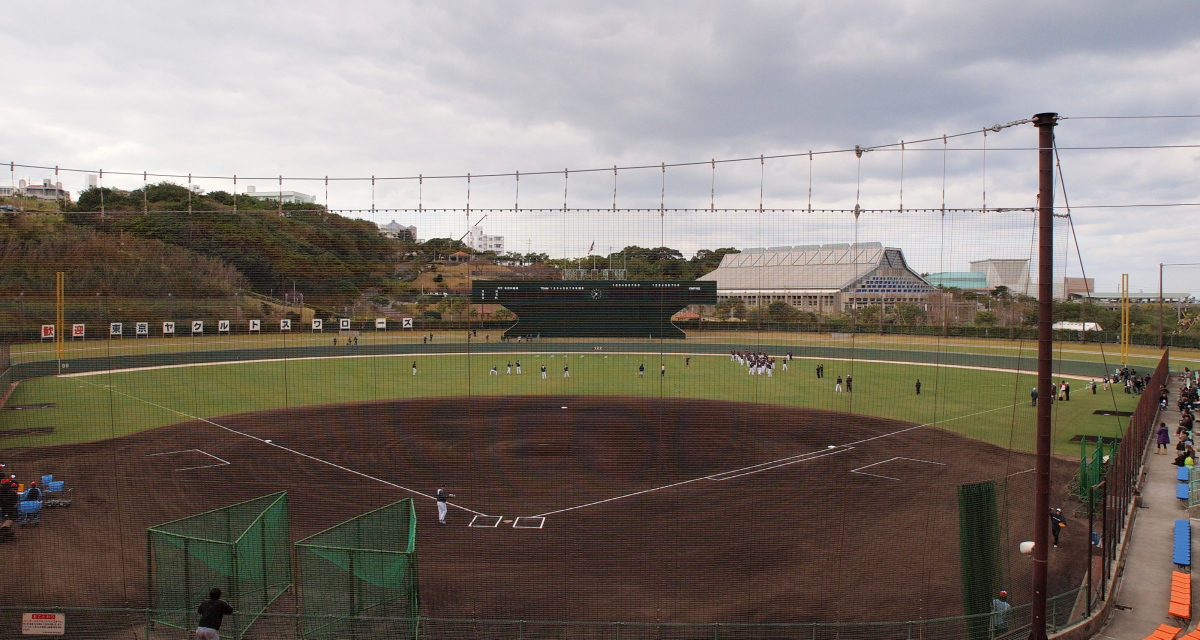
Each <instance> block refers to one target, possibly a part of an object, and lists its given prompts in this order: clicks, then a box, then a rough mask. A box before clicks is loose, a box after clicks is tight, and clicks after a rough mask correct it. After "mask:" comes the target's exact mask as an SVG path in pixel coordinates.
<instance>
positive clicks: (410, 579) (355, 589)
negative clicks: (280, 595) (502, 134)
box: [296, 498, 421, 639]
mask: <svg viewBox="0 0 1200 640" xmlns="http://www.w3.org/2000/svg"><path fill="white" fill-rule="evenodd" d="M296 557H297V562H298V564H299V569H300V584H301V589H300V593H301V598H300V599H301V602H302V603H303V607H304V616H303V620H304V627H303V637H304V638H317V639H323V638H346V637H385V636H386V637H392V638H394V637H406V638H411V637H415V634H416V629H417V616H418V615H419V614H420V605H421V599H420V593H419V583H418V579H417V518H416V511H415V509H414V507H413V501H412V498H405V499H403V500H400V501H398V502H394V503H392V504H390V505H387V506H384V507H380V508H378V509H375V510H373V511H370V512H368V513H364V514H362V515H360V516H357V517H355V518H353V519H351V520H348V521H346V522H343V523H341V524H338V525H334V526H333V527H330V528H328V529H326V530H324V531H322V532H320V533H317V534H314V535H312V536H309V537H307V538H305V539H303V540H301V541H299V542H297V543H296Z"/></svg>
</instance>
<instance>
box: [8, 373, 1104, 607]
mask: <svg viewBox="0 0 1200 640" xmlns="http://www.w3.org/2000/svg"><path fill="white" fill-rule="evenodd" d="M562 407H567V408H566V409H563V408H562ZM266 440H271V443H267V442H265V441H266ZM830 447H833V448H832V449H830ZM193 449H194V450H197V451H201V452H204V453H205V454H206V455H210V456H214V457H217V458H220V459H221V460H223V461H225V462H227V463H228V464H223V465H215V466H201V467H199V468H192V469H185V468H184V467H185V466H184V465H178V464H174V463H167V462H163V463H142V462H141V461H145V460H154V459H155V458H153V457H152V456H154V455H155V454H158V453H162V452H169V451H191V450H193ZM8 453H9V459H10V460H14V461H19V462H20V464H21V465H22V466H26V465H28V466H37V465H40V464H50V463H51V462H52V463H53V464H54V465H55V468H56V469H61V471H60V472H59V474H60V475H62V476H64V477H70V478H72V479H76V484H77V485H79V486H87V487H96V488H98V489H97V490H95V491H89V492H88V495H87V496H86V497H85V498H83V499H81V500H77V502H76V504H75V505H74V506H72V507H71V510H70V512H69V513H64V514H63V517H56V518H55V521H54V522H53V523H47V524H48V525H51V526H41V527H38V528H35V529H34V530H32V531H30V532H29V537H30V538H35V537H36V543H35V544H36V545H37V548H38V549H39V553H38V554H36V555H34V556H32V557H30V558H28V559H27V561H25V563H24V566H23V571H24V573H25V574H26V575H27V576H28V577H29V579H27V580H22V581H18V582H17V583H16V584H14V585H12V587H11V589H9V592H10V594H11V597H12V598H13V599H14V600H16V601H20V602H72V603H77V604H78V606H96V607H100V606H103V607H145V606H148V605H149V599H148V589H149V584H148V583H147V580H148V578H141V577H140V576H147V575H148V567H147V565H146V563H147V559H146V554H145V550H144V549H145V547H144V536H145V531H146V529H147V528H148V527H150V526H152V525H154V524H156V523H160V522H165V521H170V520H174V519H178V518H182V517H185V516H189V515H192V514H196V513H201V512H204V511H207V510H209V509H211V508H212V507H213V505H214V502H218V503H219V504H231V503H235V502H238V501H240V500H249V499H251V498H255V497H258V496H262V495H264V494H267V493H271V492H275V491H283V490H286V491H287V492H288V511H289V520H290V535H291V537H292V541H293V542H296V541H299V540H302V539H304V538H308V537H310V536H313V535H314V534H317V533H319V532H322V531H325V530H326V529H329V528H330V527H333V526H334V525H337V524H338V523H342V522H345V521H348V520H351V519H353V518H355V517H356V516H359V515H361V514H363V513H366V512H369V511H371V510H373V509H377V508H380V507H383V506H385V505H390V504H392V503H395V502H396V501H397V500H400V499H402V498H406V497H411V498H413V508H414V509H415V515H416V520H415V527H416V536H417V538H418V539H419V540H420V545H419V546H420V550H421V552H420V555H421V570H420V575H419V592H420V611H421V615H423V616H429V617H435V618H493V619H525V620H577V621H589V620H591V621H613V620H625V621H634V622H650V623H655V622H663V623H672V622H682V623H686V622H714V621H720V622H729V623H741V622H745V623H754V622H771V623H781V622H782V623H786V622H813V621H820V622H844V621H853V622H862V621H872V620H874V621H882V620H915V619H929V618H937V617H943V616H954V615H961V614H962V612H963V597H962V574H961V572H960V561H959V559H960V554H959V540H958V537H959V536H958V533H959V509H958V498H957V490H958V489H957V488H958V486H959V485H962V484H967V483H976V482H983V481H987V480H997V481H1002V484H1000V485H998V486H1001V487H1003V492H1004V493H1003V495H1002V496H1001V498H1002V504H1004V505H1005V508H1004V510H1003V511H1002V512H1001V514H1002V516H1003V517H1004V518H1005V523H1006V527H1005V531H1006V532H1010V533H1009V534H1008V538H1006V539H1004V540H1001V541H1000V549H1001V556H1002V557H1001V558H999V559H998V563H999V565H1000V566H1001V570H1002V572H1003V575H1002V576H1001V577H1000V578H999V579H1000V580H1002V581H1003V584H1004V585H1005V586H1007V588H1008V591H1009V592H1010V593H1011V594H1013V596H1012V599H1013V600H1014V601H1017V602H1023V601H1027V600H1028V592H1027V591H1028V588H1029V584H1030V578H1029V571H1030V565H1029V562H1028V560H1027V558H1026V557H1024V556H1021V555H1020V554H1019V552H1018V551H1017V543H1018V542H1019V541H1020V540H1024V539H1028V538H1029V537H1031V533H1032V532H1031V530H1030V526H1031V520H1032V506H1031V502H1032V499H1033V474H1032V473H1029V472H1027V470H1029V469H1032V467H1033V458H1032V455H1030V454H1026V453H1023V452H1017V451H1011V450H1007V449H1004V448H1001V447H996V446H993V445H989V444H986V443H982V442H980V441H977V440H973V439H970V438H966V437H963V436H960V435H957V434H953V433H951V432H948V431H945V430H942V429H937V428H933V427H920V426H918V425H912V424H908V423H902V422H897V421H892V420H885V419H880V418H873V417H868V416H862V415H852V414H844V413H837V412H829V411H818V410H813V409H804V408H797V407H782V406H774V405H761V404H753V403H734V402H718V401H709V400H691V399H683V398H654V399H647V398H623V397H604V396H551V397H546V396H497V397H448V398H427V399H420V400H405V401H384V402H368V403H358V404H349V405H336V406H309V407H301V408H294V409H287V410H279V411H268V412H259V413H251V414H240V415H234V416H225V417H223V418H215V419H212V420H211V421H190V422H185V423H180V424H176V425H171V426H168V427H162V428H158V429H153V430H150V431H146V432H142V433H138V434H134V435H130V436H125V437H121V438H117V439H113V440H108V441H102V442H96V443H90V444H75V445H64V446H56V447H41V448H31V449H23V450H10V451H9V452H8ZM192 455H198V454H192ZM158 458H162V456H159V457H158ZM114 461H130V462H128V463H126V462H119V463H118V464H121V465H122V466H121V468H120V469H119V471H114V468H113V464H114ZM180 469H184V470H180ZM1076 469H1077V462H1072V461H1067V460H1055V462H1054V487H1055V491H1056V494H1055V497H1054V500H1055V502H1056V503H1061V504H1064V505H1065V504H1066V503H1067V500H1068V493H1069V492H1070V487H1069V481H1070V479H1071V476H1072V474H1073V472H1074V471H1075V470H1076ZM856 470H857V472H856ZM864 472H866V473H864ZM114 477H119V478H121V480H120V482H114ZM442 483H444V484H446V485H447V487H448V489H449V490H450V491H451V492H453V493H455V494H457V496H458V497H457V498H455V499H454V500H452V503H453V504H454V505H455V506H454V507H452V508H451V510H450V516H449V519H448V520H449V522H450V524H449V525H447V526H444V527H443V526H438V524H437V522H436V510H435V503H434V501H433V500H432V498H431V497H430V494H432V493H433V491H434V490H435V489H436V488H437V487H438V485H440V484H442ZM1068 511H1069V510H1068ZM479 514H483V515H486V516H489V517H497V518H499V523H498V526H494V527H481V526H469V525H470V523H471V522H472V520H473V519H474V518H475V516H476V515H479ZM526 517H540V518H542V519H543V521H542V522H541V526H540V527H514V526H513V524H514V523H515V521H516V520H517V519H518V518H526ZM1073 524H1076V525H1077V526H1076V528H1075V529H1073V530H1072V532H1071V533H1070V534H1068V535H1067V536H1064V544H1062V545H1061V546H1060V548H1058V549H1055V550H1053V553H1052V554H1051V584H1050V593H1051V594H1058V593H1063V592H1066V591H1068V590H1070V589H1073V588H1075V587H1078V586H1079V582H1080V580H1081V579H1082V576H1083V573H1084V571H1085V568H1086V558H1087V554H1088V546H1087V539H1086V536H1085V535H1083V531H1082V529H1083V528H1085V527H1084V526H1083V525H1081V524H1078V523H1073ZM63 558H71V559H72V561H71V562H64V561H63ZM76 560H77V561H76ZM301 580H302V581H303V580H304V578H301ZM300 608H301V607H300V603H298V602H297V599H296V593H295V591H294V590H289V592H288V593H286V594H284V595H282V596H280V597H279V598H278V599H277V600H276V601H275V602H274V604H272V605H271V607H270V608H269V609H270V611H271V612H278V613H294V612H296V611H297V610H299V609H300Z"/></svg>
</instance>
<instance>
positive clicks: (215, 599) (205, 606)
mask: <svg viewBox="0 0 1200 640" xmlns="http://www.w3.org/2000/svg"><path fill="white" fill-rule="evenodd" d="M196 613H198V614H200V623H199V624H197V625H196V640H218V638H220V637H221V636H220V634H219V633H218V632H219V631H220V629H221V619H222V618H224V617H225V616H231V615H233V607H231V606H229V603H228V602H225V601H224V600H222V599H221V590H220V589H217V588H216V587H213V589H212V591H209V592H208V600H205V601H204V602H201V603H200V606H199V607H196Z"/></svg>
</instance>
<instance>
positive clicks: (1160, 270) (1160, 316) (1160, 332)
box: [1158, 262, 1163, 349]
mask: <svg viewBox="0 0 1200 640" xmlns="http://www.w3.org/2000/svg"><path fill="white" fill-rule="evenodd" d="M1162 281H1163V265H1162V263H1161V262H1160V263H1158V348H1159V349H1161V348H1163V287H1162Z"/></svg>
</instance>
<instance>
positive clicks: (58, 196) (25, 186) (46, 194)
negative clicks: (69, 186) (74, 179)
mask: <svg viewBox="0 0 1200 640" xmlns="http://www.w3.org/2000/svg"><path fill="white" fill-rule="evenodd" d="M0 196H25V197H26V198H37V199H38V200H67V201H70V199H71V192H70V191H67V190H66V189H63V186H62V183H61V182H54V181H53V180H51V179H50V178H45V179H43V180H42V184H40V185H36V184H30V183H29V181H27V180H25V179H24V178H22V179H21V180H19V181H18V182H17V186H16V187H13V186H11V185H10V186H5V187H0Z"/></svg>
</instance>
